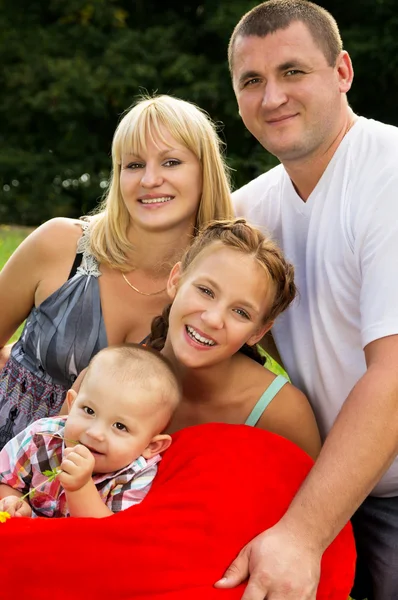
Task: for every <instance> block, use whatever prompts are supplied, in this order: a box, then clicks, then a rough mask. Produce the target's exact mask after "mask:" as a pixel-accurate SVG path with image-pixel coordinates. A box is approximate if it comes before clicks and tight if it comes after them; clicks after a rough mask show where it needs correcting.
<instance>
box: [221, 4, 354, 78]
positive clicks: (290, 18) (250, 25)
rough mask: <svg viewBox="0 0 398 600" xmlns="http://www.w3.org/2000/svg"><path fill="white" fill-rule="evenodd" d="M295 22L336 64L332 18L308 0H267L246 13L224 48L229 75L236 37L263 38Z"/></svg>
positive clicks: (338, 47) (338, 45)
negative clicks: (305, 29)
mask: <svg viewBox="0 0 398 600" xmlns="http://www.w3.org/2000/svg"><path fill="white" fill-rule="evenodd" d="M295 21H301V22H302V23H304V25H306V26H307V27H308V29H309V31H310V33H311V35H312V37H313V39H314V41H315V43H316V44H317V45H318V46H319V47H320V49H321V50H322V52H323V53H324V55H325V58H326V60H327V61H328V64H329V65H330V66H334V65H335V64H336V60H337V57H338V56H339V54H340V52H341V51H342V49H343V43H342V41H341V37H340V32H339V28H338V26H337V23H336V21H335V19H334V18H333V17H332V15H331V14H330V13H329V12H328V11H327V10H325V9H324V8H322V7H321V6H318V5H317V4H314V3H313V2H309V1H308V0H269V1H268V2H263V3H262V4H259V5H258V6H255V7H254V8H252V10H250V11H249V12H247V13H246V14H245V15H243V17H242V18H241V20H240V21H239V23H238V24H237V26H236V27H235V29H234V31H233V33H232V35H231V39H230V41H229V45H228V63H229V68H230V71H231V74H232V69H233V54H234V47H235V43H236V40H237V38H238V37H248V36H257V37H265V36H267V35H269V34H270V33H274V32H275V31H278V30H279V29H287V28H288V27H289V26H290V25H291V24H292V23H294V22H295Z"/></svg>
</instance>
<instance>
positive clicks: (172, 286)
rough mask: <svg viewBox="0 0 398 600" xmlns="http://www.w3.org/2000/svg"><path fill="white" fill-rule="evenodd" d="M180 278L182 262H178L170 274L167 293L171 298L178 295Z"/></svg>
mask: <svg viewBox="0 0 398 600" xmlns="http://www.w3.org/2000/svg"><path fill="white" fill-rule="evenodd" d="M180 278H181V262H178V263H176V264H175V265H174V267H173V268H172V269H171V271H170V275H169V280H168V282H167V293H168V295H169V298H170V299H171V300H174V298H175V296H176V293H177V289H178V283H179V281H180Z"/></svg>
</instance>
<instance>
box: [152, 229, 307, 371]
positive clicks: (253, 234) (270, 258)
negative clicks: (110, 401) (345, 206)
mask: <svg viewBox="0 0 398 600" xmlns="http://www.w3.org/2000/svg"><path fill="white" fill-rule="evenodd" d="M217 246H218V247H219V246H221V247H225V248H231V249H232V250H235V251H236V252H241V253H242V254H245V255H247V256H252V257H253V259H254V260H255V261H256V262H257V263H258V264H259V265H260V266H261V267H262V268H263V269H264V272H265V274H266V276H267V277H268V278H269V280H270V282H271V283H272V285H273V287H274V295H273V298H272V303H271V306H270V307H269V309H268V312H267V313H266V314H264V315H263V323H264V324H265V323H268V322H271V321H274V320H275V319H276V317H277V316H278V315H280V313H282V312H283V311H284V310H286V308H287V307H288V306H289V304H290V303H291V302H292V301H293V300H294V298H295V297H296V294H297V289H296V285H295V283H294V267H293V265H292V264H290V263H289V262H288V261H287V260H286V259H285V257H284V255H283V252H282V250H281V249H280V248H279V246H278V245H277V244H276V243H275V242H274V241H273V240H272V239H271V238H269V237H267V236H265V235H263V233H261V231H260V230H259V229H256V228H255V227H252V226H251V225H249V224H248V223H247V222H246V221H245V219H233V220H222V221H214V222H212V223H209V224H208V225H207V226H206V227H204V229H203V230H202V231H201V232H200V233H199V235H197V237H196V238H195V239H194V241H193V242H192V244H191V245H190V246H189V248H188V249H187V250H186V251H185V254H184V256H183V257H182V259H181V273H182V276H184V274H185V273H187V272H188V271H189V269H190V268H191V266H192V265H194V263H195V261H196V259H197V258H198V257H199V256H200V255H201V254H202V252H204V251H208V250H209V248H210V247H211V248H214V247H217ZM171 306H172V305H171V304H169V305H168V306H166V307H165V309H164V310H163V313H162V315H160V316H159V317H155V319H154V320H153V321H152V326H151V335H150V339H149V344H150V346H151V347H152V348H155V349H156V350H161V349H162V348H163V346H164V344H165V342H166V336H167V332H168V328H169V313H170V309H171ZM241 351H242V352H244V353H245V354H247V355H248V356H250V357H251V358H254V360H257V362H260V363H261V364H263V363H264V357H261V356H260V355H259V353H258V351H257V350H256V347H255V346H254V347H252V346H248V345H247V344H245V345H244V346H243V347H242V348H241Z"/></svg>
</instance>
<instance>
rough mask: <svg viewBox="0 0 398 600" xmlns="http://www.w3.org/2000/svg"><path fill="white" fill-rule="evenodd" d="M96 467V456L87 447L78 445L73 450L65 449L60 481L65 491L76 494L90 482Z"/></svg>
mask: <svg viewBox="0 0 398 600" xmlns="http://www.w3.org/2000/svg"><path fill="white" fill-rule="evenodd" d="M94 465H95V459H94V456H93V455H92V454H91V452H90V450H89V449H88V448H86V446H83V445H82V444H78V445H77V446H74V447H73V448H65V450H64V455H63V460H62V463H61V470H62V473H61V474H60V475H59V476H58V479H59V481H60V483H61V484H62V486H63V488H64V489H65V490H67V491H68V492H76V491H77V490H80V488H82V487H83V486H84V485H86V483H87V482H88V481H90V479H91V476H92V474H93V469H94Z"/></svg>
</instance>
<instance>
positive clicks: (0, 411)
mask: <svg viewBox="0 0 398 600" xmlns="http://www.w3.org/2000/svg"><path fill="white" fill-rule="evenodd" d="M82 229H83V235H82V237H81V238H80V240H79V243H78V248H77V253H80V254H82V255H83V256H82V262H81V265H80V267H79V268H78V269H77V272H76V274H75V275H74V276H73V277H72V278H71V279H68V281H66V282H65V283H64V284H63V285H62V286H61V287H60V288H59V289H58V290H56V291H55V292H54V293H53V294H51V296H49V297H48V298H47V299H46V300H44V302H42V303H41V304H40V306H38V307H37V308H33V309H32V311H31V313H30V315H29V316H28V318H27V320H26V324H25V327H24V330H23V332H22V335H21V337H20V339H19V340H18V341H17V343H16V344H15V345H14V346H13V348H12V352H11V357H10V359H9V361H8V362H7V364H6V366H5V367H4V369H3V370H2V371H1V373H0V449H1V448H2V447H3V446H4V444H6V443H7V442H8V440H10V439H11V438H12V437H14V436H15V435H16V434H17V433H18V432H19V431H22V430H23V429H25V427H26V426H27V425H28V424H29V423H31V422H32V421H34V420H36V419H40V418H43V417H49V416H53V415H56V414H58V413H59V410H60V408H61V406H62V403H63V401H64V399H65V395H66V391H67V389H68V388H70V387H71V385H72V384H73V382H74V380H75V379H76V377H77V375H78V374H79V373H80V371H81V370H82V369H84V368H85V367H87V365H88V363H89V362H90V360H91V358H92V357H93V356H94V355H95V354H96V353H97V352H99V351H100V350H101V349H102V348H105V347H106V346H107V338H106V331H105V326H104V321H103V317H102V310H101V302H100V294H99V286H98V277H99V276H100V274H101V273H100V271H99V266H98V263H97V261H96V259H95V258H94V257H93V256H92V255H90V253H89V251H88V244H89V227H88V223H85V222H82Z"/></svg>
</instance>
